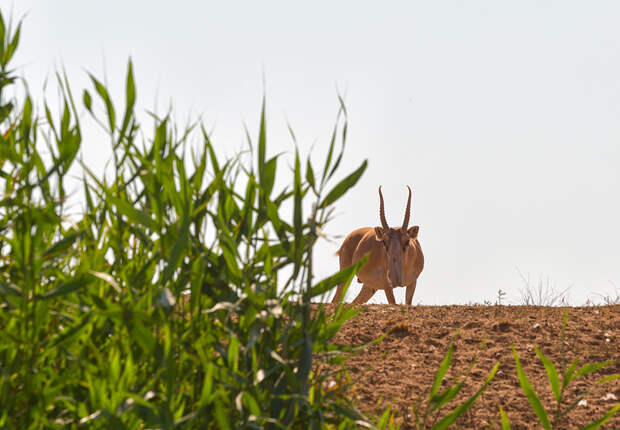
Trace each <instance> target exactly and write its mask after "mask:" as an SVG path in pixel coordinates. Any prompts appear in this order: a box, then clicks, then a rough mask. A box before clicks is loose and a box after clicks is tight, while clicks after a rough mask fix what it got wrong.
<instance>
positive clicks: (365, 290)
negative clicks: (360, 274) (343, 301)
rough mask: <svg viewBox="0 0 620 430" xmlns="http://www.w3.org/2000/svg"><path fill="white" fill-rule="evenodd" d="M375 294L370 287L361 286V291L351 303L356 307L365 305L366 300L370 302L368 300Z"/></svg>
mask: <svg viewBox="0 0 620 430" xmlns="http://www.w3.org/2000/svg"><path fill="white" fill-rule="evenodd" d="M374 294H375V289H374V288H372V287H369V286H368V285H366V284H364V285H363V286H362V291H360V293H359V294H358V295H357V297H356V298H355V299H353V303H355V304H358V305H362V304H364V303H366V302H367V301H368V300H370V298H371V297H372V296H373V295H374Z"/></svg>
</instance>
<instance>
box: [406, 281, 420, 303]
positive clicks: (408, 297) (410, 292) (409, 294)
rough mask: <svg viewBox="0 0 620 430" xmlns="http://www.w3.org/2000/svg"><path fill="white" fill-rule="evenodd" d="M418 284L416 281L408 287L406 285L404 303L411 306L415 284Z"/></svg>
mask: <svg viewBox="0 0 620 430" xmlns="http://www.w3.org/2000/svg"><path fill="white" fill-rule="evenodd" d="M417 282H418V280H417V279H416V280H415V281H413V282H412V283H411V284H410V285H407V292H406V293H405V303H407V304H408V305H409V306H411V303H412V302H413V293H415V284H416V283H417Z"/></svg>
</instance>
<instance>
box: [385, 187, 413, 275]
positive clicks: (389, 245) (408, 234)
mask: <svg viewBox="0 0 620 430" xmlns="http://www.w3.org/2000/svg"><path fill="white" fill-rule="evenodd" d="M407 188H409V186H408V185H407ZM410 213H411V188H409V199H408V200H407V209H405V219H404V220H403V225H402V226H401V227H396V228H390V227H389V226H388V223H387V221H386V219H385V209H384V205H383V194H381V187H379V217H380V218H381V227H375V235H376V238H377V240H378V241H381V243H382V244H383V249H384V251H385V253H386V256H387V277H388V281H390V284H392V287H399V286H402V282H403V266H404V265H405V260H406V258H407V253H408V252H409V249H410V248H411V247H412V245H413V244H412V241H413V239H415V238H416V237H417V236H418V230H419V229H420V227H419V226H417V225H416V226H413V227H411V228H410V229H407V227H408V225H409V215H410Z"/></svg>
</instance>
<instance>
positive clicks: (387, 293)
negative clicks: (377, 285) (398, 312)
mask: <svg viewBox="0 0 620 430" xmlns="http://www.w3.org/2000/svg"><path fill="white" fill-rule="evenodd" d="M383 291H385V297H387V301H388V303H389V304H390V305H395V304H396V299H395V298H394V289H393V288H390V287H386V288H385V290H383Z"/></svg>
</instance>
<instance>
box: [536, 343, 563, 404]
mask: <svg viewBox="0 0 620 430" xmlns="http://www.w3.org/2000/svg"><path fill="white" fill-rule="evenodd" d="M534 349H535V350H536V354H538V357H539V358H540V361H542V363H543V365H544V366H545V370H546V371H547V378H548V379H549V384H551V390H552V391H553V396H554V397H555V400H556V402H559V401H560V399H561V396H562V392H561V388H560V378H559V377H558V371H557V369H556V368H555V366H554V365H553V363H552V362H551V360H549V359H548V358H547V357H546V356H545V354H543V353H542V351H541V350H539V349H538V348H537V347H534Z"/></svg>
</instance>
